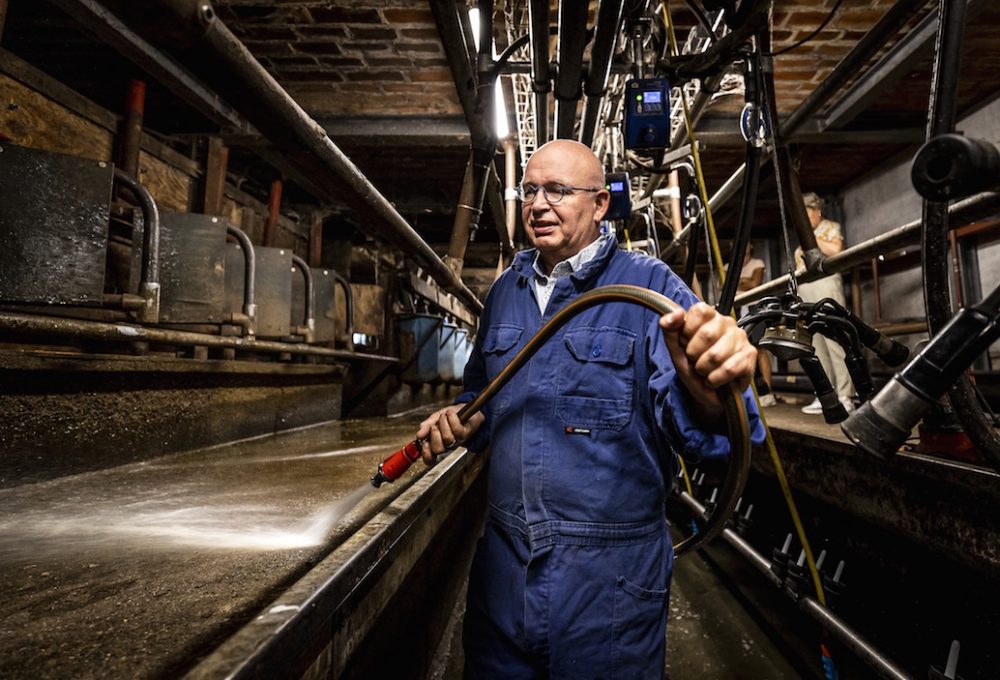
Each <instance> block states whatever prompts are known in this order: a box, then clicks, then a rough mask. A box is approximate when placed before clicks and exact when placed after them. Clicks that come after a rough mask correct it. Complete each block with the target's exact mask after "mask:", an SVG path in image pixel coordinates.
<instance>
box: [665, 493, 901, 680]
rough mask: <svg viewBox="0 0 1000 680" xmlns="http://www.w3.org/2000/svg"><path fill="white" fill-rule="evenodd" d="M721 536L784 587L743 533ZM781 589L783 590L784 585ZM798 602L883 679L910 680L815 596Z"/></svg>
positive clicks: (699, 508) (697, 506)
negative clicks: (744, 537)
mask: <svg viewBox="0 0 1000 680" xmlns="http://www.w3.org/2000/svg"><path fill="white" fill-rule="evenodd" d="M680 497H681V500H682V501H684V503H685V504H686V505H687V506H688V507H690V508H691V509H693V510H694V511H695V512H697V513H698V514H699V515H702V516H704V514H705V506H703V505H702V504H701V503H699V502H698V501H697V500H696V499H694V498H693V497H691V495H689V494H688V493H686V492H683V491H682V492H681V493H680ZM722 538H724V539H725V540H726V543H729V545H731V546H733V547H734V548H735V549H736V552H738V553H739V554H740V555H742V556H743V557H745V558H747V560H748V561H749V562H750V564H752V565H753V566H754V567H756V568H757V571H759V572H760V573H761V574H762V575H763V576H764V577H765V578H767V580H768V581H770V582H771V583H772V584H774V585H776V586H778V587H779V588H781V586H782V580H781V579H780V578H778V576H777V575H776V574H775V573H774V572H773V571H771V560H769V559H767V558H766V557H764V556H763V555H761V554H760V553H759V552H757V550H755V549H754V547H753V546H751V545H750V544H749V543H748V542H747V541H745V540H744V539H743V537H742V536H740V535H739V534H737V533H736V532H735V531H733V530H732V529H723V530H722ZM782 590H784V589H783V588H782ZM785 592H787V591H785ZM797 603H798V605H799V608H800V609H801V610H802V611H804V612H805V613H806V614H808V615H809V616H810V617H812V618H813V619H815V620H816V621H818V622H819V623H820V624H821V625H822V626H823V629H824V630H826V631H828V632H829V633H830V634H831V635H832V636H833V637H835V638H837V640H838V641H839V642H841V643H842V644H844V645H845V646H846V647H847V648H848V649H850V650H851V651H852V652H854V654H855V655H856V656H857V657H858V658H859V659H861V660H862V661H864V662H865V663H866V664H867V665H868V666H869V667H870V668H871V669H873V670H874V671H875V672H876V673H877V674H878V676H879V677H880V678H889V679H890V680H909V678H910V676H909V675H907V674H906V673H905V672H904V671H903V670H902V669H900V668H899V666H897V665H896V664H895V663H894V662H893V661H892V660H891V659H889V658H888V657H887V656H885V655H884V654H882V653H881V652H879V651H878V650H877V649H876V648H875V647H873V646H872V645H870V644H868V642H867V641H866V640H865V639H864V638H863V637H861V636H860V635H859V634H858V633H857V632H856V631H855V630H854V629H853V628H851V627H850V626H849V625H848V624H847V623H846V622H845V621H844V620H843V619H841V618H840V617H839V616H837V615H836V614H834V613H833V612H831V611H830V610H829V609H827V608H826V607H824V606H823V605H821V604H820V603H819V602H817V601H816V600H815V599H814V598H811V597H800V598H799V599H798V601H797Z"/></svg>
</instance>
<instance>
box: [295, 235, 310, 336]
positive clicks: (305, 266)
mask: <svg viewBox="0 0 1000 680" xmlns="http://www.w3.org/2000/svg"><path fill="white" fill-rule="evenodd" d="M292 264H294V265H295V266H296V267H298V268H299V271H301V272H302V279H303V281H304V282H305V319H304V323H305V338H306V342H312V341H313V337H314V336H315V333H316V288H315V287H314V286H313V277H312V270H311V269H309V263H308V262H306V261H305V260H303V259H302V258H301V257H299V256H298V255H295V254H293V255H292Z"/></svg>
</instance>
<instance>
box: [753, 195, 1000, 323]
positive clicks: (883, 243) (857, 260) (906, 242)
mask: <svg viewBox="0 0 1000 680" xmlns="http://www.w3.org/2000/svg"><path fill="white" fill-rule="evenodd" d="M997 208H1000V195H998V194H994V193H982V194H976V195H975V196H970V197H969V198H967V199H965V200H962V201H956V202H955V203H952V204H951V206H950V207H949V208H948V211H949V214H950V215H951V217H952V218H953V219H954V220H955V222H956V223H961V224H968V223H969V222H973V221H975V220H977V219H980V218H982V217H986V216H987V215H989V214H991V211H994V210H996V209H997ZM921 223H922V222H921V220H914V221H912V222H908V223H907V224H904V225H903V226H901V227H896V228H895V229H891V230H889V231H887V232H885V233H884V234H879V235H878V236H875V237H873V238H870V239H868V240H867V241H863V242H862V243H858V244H857V245H854V246H851V247H850V248H845V249H844V250H842V251H841V252H839V253H837V254H836V255H832V256H830V257H828V258H826V259H825V260H824V261H823V271H822V272H807V271H806V270H805V269H798V270H796V272H795V276H796V278H797V279H798V280H799V281H800V282H806V281H815V280H816V279H820V278H823V277H824V276H829V275H830V274H836V273H839V272H844V271H847V270H849V269H851V268H852V267H857V266H858V265H861V264H865V263H866V262H869V261H870V260H871V258H873V257H876V256H878V255H884V254H887V253H891V252H892V251H894V250H898V249H899V248H902V247H904V246H911V245H914V244H916V243H918V242H919V240H920V226H921ZM788 278H789V277H788V274H785V275H783V276H780V277H778V278H776V279H773V280H771V281H768V282H767V283H764V284H762V285H760V286H757V287H756V288H753V289H751V290H748V291H746V292H744V293H743V294H742V295H738V296H737V297H736V301H735V302H734V304H735V305H737V306H739V305H746V304H749V303H751V302H753V301H754V300H758V299H760V298H762V297H764V296H765V295H775V294H780V293H782V292H784V290H785V288H786V287H787V286H788Z"/></svg>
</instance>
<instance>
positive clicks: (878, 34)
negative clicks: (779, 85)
mask: <svg viewBox="0 0 1000 680" xmlns="http://www.w3.org/2000/svg"><path fill="white" fill-rule="evenodd" d="M926 4H927V0H899V2H897V3H895V4H894V5H892V6H891V7H890V8H889V10H888V11H887V12H886V13H885V15H883V17H882V18H881V19H879V20H878V22H877V23H876V24H875V25H874V26H872V27H871V28H870V29H869V30H868V32H867V33H865V35H864V37H863V38H861V40H859V41H858V43H857V44H856V45H855V46H854V47H853V48H852V49H851V51H850V52H848V53H847V55H846V56H845V57H844V58H843V59H842V60H841V61H840V63H838V64H837V65H836V66H835V67H834V69H833V70H832V71H831V72H830V75H828V76H827V77H826V78H825V79H824V80H823V82H822V83H820V84H819V86H817V87H816V89H815V90H813V91H812V92H811V93H809V96H808V97H806V98H805V99H804V100H803V101H802V103H801V104H799V106H798V108H796V109H795V111H793V112H792V113H791V114H789V116H788V117H787V118H786V119H785V120H784V121H782V122H781V124H780V125H779V126H778V129H777V135H776V136H777V138H778V139H779V140H787V139H790V138H791V137H792V136H793V135H794V134H795V133H796V132H798V131H799V129H800V128H801V127H802V126H803V125H804V124H805V123H806V122H808V121H809V120H810V119H811V118H812V116H813V115H814V114H815V113H816V112H817V111H819V110H820V109H821V108H823V107H824V106H826V105H827V104H828V103H829V102H830V100H831V99H832V98H833V96H834V95H835V94H836V93H837V92H838V91H839V90H840V88H842V87H843V86H844V85H845V84H846V83H847V81H849V80H851V79H852V78H854V77H856V76H857V74H858V71H860V70H861V69H862V68H863V67H864V65H865V64H866V63H867V62H868V61H869V60H870V59H871V58H872V57H874V56H875V55H876V54H877V53H878V51H879V50H881V49H882V47H883V46H884V45H885V43H886V42H888V41H889V40H890V39H891V38H893V37H894V36H895V35H896V34H897V33H898V32H899V31H900V30H901V29H902V28H903V27H904V26H906V24H907V22H908V21H909V20H910V19H911V18H913V16H914V15H915V14H916V13H917V12H918V11H919V10H920V9H921V8H923V7H924V5H926ZM761 160H762V162H763V161H764V160H766V157H762V159H761ZM745 171H746V167H745V166H743V165H740V166H739V167H738V168H737V169H736V170H735V172H733V174H732V175H731V176H730V177H729V179H727V180H726V181H725V182H724V183H723V185H722V187H720V189H719V190H718V191H717V192H715V194H714V195H713V196H712V197H711V198H710V199H709V204H710V205H711V206H712V209H713V210H718V209H719V208H721V207H722V206H723V205H725V204H726V203H728V202H729V199H731V198H732V197H733V196H735V195H736V192H737V191H739V189H740V187H741V186H742V185H743V175H744V173H745Z"/></svg>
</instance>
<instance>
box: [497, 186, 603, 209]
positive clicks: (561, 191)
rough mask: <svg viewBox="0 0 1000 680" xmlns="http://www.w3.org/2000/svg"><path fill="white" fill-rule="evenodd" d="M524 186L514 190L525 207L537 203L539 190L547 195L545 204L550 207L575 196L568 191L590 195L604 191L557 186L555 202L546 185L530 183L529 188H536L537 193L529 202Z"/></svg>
mask: <svg viewBox="0 0 1000 680" xmlns="http://www.w3.org/2000/svg"><path fill="white" fill-rule="evenodd" d="M524 186H525V185H523V184H521V185H519V186H518V187H516V188H515V189H514V191H515V192H516V193H517V200H519V201H521V203H522V204H524V205H531V204H532V203H534V202H535V198H537V197H538V191H539V190H541V192H542V193H543V194H545V202H546V203H548V204H549V205H558V204H559V203H560V202H561V201H562V200H563V199H564V198H566V197H567V196H572V195H573V194H569V193H567V191H587V192H590V193H596V192H598V191H603V188H600V189H592V188H590V187H574V186H570V185H568V184H556V185H555V187H554V188H558V189H559V198H557V199H556V200H554V201H553V200H552V198H551V197H550V196H549V190H548V189H546V188H545V185H544V184H530V183H529V185H528V186H533V187H535V191H534V192H533V193H534V196H533V197H532V198H531V199H530V200H527V199H526V198H525V196H524Z"/></svg>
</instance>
